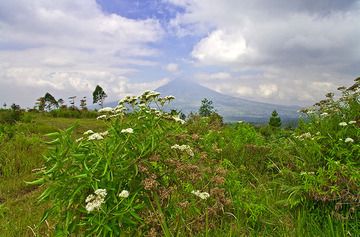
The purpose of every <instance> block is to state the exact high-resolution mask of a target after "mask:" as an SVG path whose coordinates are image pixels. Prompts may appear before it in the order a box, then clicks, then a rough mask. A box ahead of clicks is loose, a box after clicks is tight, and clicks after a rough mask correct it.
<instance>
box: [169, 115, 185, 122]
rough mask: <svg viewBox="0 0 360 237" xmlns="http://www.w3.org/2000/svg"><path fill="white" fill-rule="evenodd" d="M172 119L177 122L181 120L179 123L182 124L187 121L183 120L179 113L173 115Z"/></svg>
mask: <svg viewBox="0 0 360 237" xmlns="http://www.w3.org/2000/svg"><path fill="white" fill-rule="evenodd" d="M172 119H173V120H174V121H175V122H179V123H181V124H184V123H185V121H184V120H182V119H181V118H180V117H179V115H176V116H173V117H172Z"/></svg>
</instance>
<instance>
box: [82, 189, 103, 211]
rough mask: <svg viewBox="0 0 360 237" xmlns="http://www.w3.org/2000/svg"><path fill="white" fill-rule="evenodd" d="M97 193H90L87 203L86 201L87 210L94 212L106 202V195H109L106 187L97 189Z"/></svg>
mask: <svg viewBox="0 0 360 237" xmlns="http://www.w3.org/2000/svg"><path fill="white" fill-rule="evenodd" d="M94 193H95V195H94V194H90V195H89V196H87V197H86V199H85V203H86V207H85V208H86V210H87V211H88V212H92V211H94V210H99V209H100V206H101V204H103V203H104V202H105V197H106V195H107V192H106V189H97V190H95V192H94Z"/></svg>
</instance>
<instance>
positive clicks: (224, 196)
mask: <svg viewBox="0 0 360 237" xmlns="http://www.w3.org/2000/svg"><path fill="white" fill-rule="evenodd" d="M358 88H359V82H358V81H356V82H355V84H354V85H353V86H351V87H349V88H340V90H341V96H340V97H335V96H334V95H333V94H327V98H326V99H325V100H323V101H321V102H319V103H317V104H315V105H314V106H313V107H312V108H308V109H304V111H303V112H305V113H304V115H305V119H304V120H302V121H300V122H299V126H298V127H297V128H296V129H295V130H294V129H282V128H279V129H274V128H272V127H271V126H269V125H268V126H263V127H260V128H257V127H254V126H253V125H251V124H248V123H246V122H239V123H236V124H222V120H221V117H220V116H217V115H216V114H214V113H213V114H212V115H210V116H209V117H201V116H200V115H196V114H195V115H194V114H192V115H190V116H188V119H187V121H186V123H184V121H183V120H182V119H181V118H180V117H179V115H178V113H177V112H176V113H175V112H174V113H164V112H162V111H161V108H162V106H163V105H165V104H166V103H168V102H169V101H170V100H172V99H173V98H172V97H164V98H160V97H159V94H158V93H155V92H145V93H144V94H143V95H141V96H139V97H126V98H125V99H123V100H121V101H120V103H119V106H117V107H116V108H103V109H101V110H100V111H99V113H98V114H96V116H97V118H98V119H97V120H95V119H67V118H66V119H64V118H53V117H49V116H48V115H49V113H31V116H33V119H31V123H23V122H22V121H20V122H18V123H16V124H14V125H8V124H6V125H5V124H1V125H0V157H1V160H0V164H1V170H2V171H1V172H2V173H3V176H2V177H0V216H1V217H2V218H0V235H1V236H19V235H21V236H29V235H30V236H36V235H38V236H51V235H54V234H55V235H56V234H57V235H58V236H68V235H74V236H77V235H79V236H92V235H96V236H111V235H115V236H146V235H147V236H156V235H158V236H345V235H348V236H359V235H360V232H359V229H360V224H359V221H358V220H359V217H360V216H359V213H360V212H359V201H358V200H359V198H358V197H359V195H360V187H359V183H360V180H359V177H360V174H359V170H360V169H359V168H360V167H359V162H358V157H359V153H360V152H359V151H360V148H359V137H360V136H359V135H360V126H359V122H360V121H359V119H360V117H359V113H358V111H360V107H359V105H360V104H359V89H358ZM150 104H151V105H152V106H156V108H157V109H154V108H151V107H150V106H149V105H150ZM54 111H56V110H54ZM73 111H75V110H73ZM82 112H83V111H81V113H82ZM27 113H28V112H27ZM212 116H213V117H212ZM75 122H76V123H78V126H75V127H74V126H73V127H72V128H71V129H67V130H62V131H58V130H57V129H56V128H59V129H65V128H68V127H69V125H70V124H73V123H75ZM55 130H56V131H55ZM86 130H92V131H95V132H91V131H88V132H87V133H86V134H83V133H84V132H85V131H86ZM49 132H51V134H50V135H49V136H48V137H45V138H44V137H43V134H45V133H49ZM42 139H45V140H46V141H47V142H49V151H48V152H47V153H45V152H44V151H45V150H44V148H45V147H44V146H43V145H42V142H41V141H42ZM96 139H98V140H96ZM41 154H45V159H44V160H42V159H41ZM33 170H34V171H38V173H37V179H36V180H35V181H34V182H32V183H31V184H29V185H27V186H25V184H24V183H23V182H22V180H31V179H33V178H34V173H33ZM13 175H15V176H16V177H17V178H16V179H14V178H12V177H13ZM102 189H106V195H105V192H104V190H102ZM126 191H127V192H126ZM41 193H42V195H40V194H41ZM37 195H40V200H43V201H44V202H43V203H42V204H36V205H34V200H33V199H34V197H35V196H37ZM202 198H204V199H202ZM45 209H48V211H47V212H45V215H44V219H43V221H45V223H43V224H41V225H38V226H34V223H35V221H37V220H40V219H41V218H40V212H42V211H43V210H45ZM30 217H31V218H30ZM14 223H15V224H14ZM12 226H15V227H12Z"/></svg>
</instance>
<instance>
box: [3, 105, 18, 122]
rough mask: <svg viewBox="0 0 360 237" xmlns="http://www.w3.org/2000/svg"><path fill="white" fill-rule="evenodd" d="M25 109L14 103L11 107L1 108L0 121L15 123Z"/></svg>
mask: <svg viewBox="0 0 360 237" xmlns="http://www.w3.org/2000/svg"><path fill="white" fill-rule="evenodd" d="M22 116H23V111H22V110H21V108H20V106H19V105H16V104H12V105H11V108H10V109H0V123H7V124H14V123H16V122H17V121H20V120H21V118H22Z"/></svg>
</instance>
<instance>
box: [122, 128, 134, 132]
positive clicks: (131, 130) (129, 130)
mask: <svg viewBox="0 0 360 237" xmlns="http://www.w3.org/2000/svg"><path fill="white" fill-rule="evenodd" d="M121 132H122V133H134V130H133V129H132V128H126V129H123V130H121Z"/></svg>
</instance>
